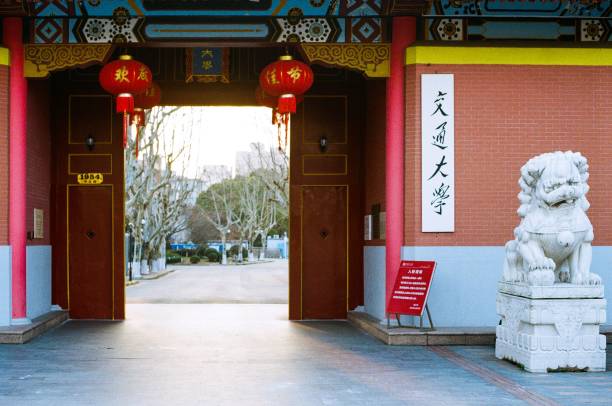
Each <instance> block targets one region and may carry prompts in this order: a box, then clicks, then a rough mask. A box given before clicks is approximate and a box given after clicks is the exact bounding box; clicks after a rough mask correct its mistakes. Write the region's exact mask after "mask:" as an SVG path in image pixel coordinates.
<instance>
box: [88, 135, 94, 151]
mask: <svg viewBox="0 0 612 406" xmlns="http://www.w3.org/2000/svg"><path fill="white" fill-rule="evenodd" d="M85 146H86V147H87V149H88V150H90V151H92V150H93V149H94V147H95V146H96V140H95V139H94V137H93V136H92V135H91V134H89V135H88V136H87V138H85Z"/></svg>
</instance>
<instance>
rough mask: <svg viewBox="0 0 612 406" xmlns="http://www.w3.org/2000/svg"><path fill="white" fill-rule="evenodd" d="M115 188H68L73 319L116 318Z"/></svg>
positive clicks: (69, 276) (69, 293) (70, 300)
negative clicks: (113, 213)
mask: <svg viewBox="0 0 612 406" xmlns="http://www.w3.org/2000/svg"><path fill="white" fill-rule="evenodd" d="M112 204H113V192H112V186H76V185H75V186H69V187H68V242H67V244H68V258H69V260H68V304H69V307H70V317H72V318H74V319H80V318H88V319H89V318H93V319H111V318H113V272H112V269H113V224H112V218H113V216H112Z"/></svg>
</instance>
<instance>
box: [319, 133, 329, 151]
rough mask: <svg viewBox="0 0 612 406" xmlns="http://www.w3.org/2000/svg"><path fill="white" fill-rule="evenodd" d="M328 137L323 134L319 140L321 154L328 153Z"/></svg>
mask: <svg viewBox="0 0 612 406" xmlns="http://www.w3.org/2000/svg"><path fill="white" fill-rule="evenodd" d="M327 145H328V144H327V135H325V134H323V135H322V136H321V137H320V138H319V150H320V151H321V152H325V151H327Z"/></svg>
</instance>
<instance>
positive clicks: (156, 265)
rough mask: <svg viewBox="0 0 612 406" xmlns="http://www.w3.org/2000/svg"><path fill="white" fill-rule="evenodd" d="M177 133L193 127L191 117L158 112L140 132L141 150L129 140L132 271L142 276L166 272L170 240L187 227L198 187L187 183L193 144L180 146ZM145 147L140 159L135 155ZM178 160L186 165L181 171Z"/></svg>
mask: <svg viewBox="0 0 612 406" xmlns="http://www.w3.org/2000/svg"><path fill="white" fill-rule="evenodd" d="M172 121H174V123H173V124H175V123H176V122H178V123H182V128H180V127H179V128H178V131H185V130H186V129H187V126H193V123H190V122H189V120H188V112H187V111H185V110H183V111H181V109H179V108H178V107H170V108H168V107H164V108H154V109H152V110H151V112H150V113H149V114H148V115H147V122H146V126H145V128H144V131H142V130H140V134H139V136H140V142H139V144H140V145H137V143H136V137H130V139H129V142H128V148H127V149H126V151H125V154H126V164H125V171H126V174H125V179H126V184H125V187H126V191H125V192H126V223H128V224H129V225H130V226H131V230H132V233H133V236H134V250H133V253H134V254H133V259H132V261H133V264H132V267H133V268H134V269H136V270H137V272H136V273H138V271H140V272H141V273H148V270H149V269H152V270H154V271H155V270H159V269H163V267H164V266H165V247H166V240H167V239H168V238H169V237H170V236H171V235H172V234H174V233H177V232H179V231H181V230H183V229H185V227H186V218H185V215H184V214H185V210H186V202H187V201H188V199H187V197H188V196H189V195H190V194H191V193H192V192H193V187H194V183H193V180H190V179H188V178H186V177H185V170H186V167H185V164H184V162H188V160H189V156H190V153H191V150H190V147H189V143H187V142H186V141H185V140H183V142H182V145H180V146H178V145H175V142H176V137H175V135H176V131H177V128H176V126H173V127H172V128H171V127H170V126H169V123H170V122H172ZM138 146H139V147H140V148H139V149H140V151H139V152H140V156H139V157H138V158H137V157H136V149H137V147H138ZM179 157H184V158H185V159H183V160H181V162H183V165H182V166H180V167H179V168H178V171H177V168H176V163H177V162H178V161H179Z"/></svg>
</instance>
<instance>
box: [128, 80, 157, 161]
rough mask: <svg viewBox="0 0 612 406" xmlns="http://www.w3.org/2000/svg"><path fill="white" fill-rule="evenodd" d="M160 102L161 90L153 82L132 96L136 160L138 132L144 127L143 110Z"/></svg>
mask: <svg viewBox="0 0 612 406" xmlns="http://www.w3.org/2000/svg"><path fill="white" fill-rule="evenodd" d="M160 102H161V89H160V88H159V85H158V84H157V83H155V82H152V83H151V86H150V87H149V88H148V89H147V90H145V91H144V93H140V94H137V95H135V96H134V113H132V124H135V125H136V144H135V147H134V155H135V156H136V158H138V139H139V138H140V137H139V135H140V131H141V129H142V127H144V125H145V120H146V116H145V112H144V111H145V109H152V108H153V107H155V106H157V105H159V103H160Z"/></svg>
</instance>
